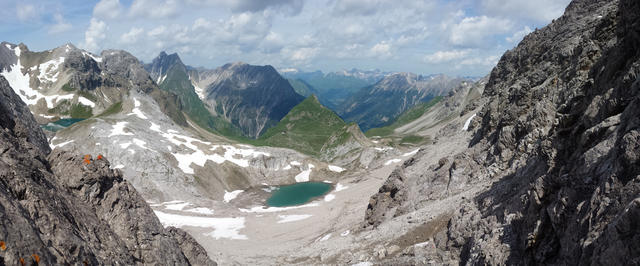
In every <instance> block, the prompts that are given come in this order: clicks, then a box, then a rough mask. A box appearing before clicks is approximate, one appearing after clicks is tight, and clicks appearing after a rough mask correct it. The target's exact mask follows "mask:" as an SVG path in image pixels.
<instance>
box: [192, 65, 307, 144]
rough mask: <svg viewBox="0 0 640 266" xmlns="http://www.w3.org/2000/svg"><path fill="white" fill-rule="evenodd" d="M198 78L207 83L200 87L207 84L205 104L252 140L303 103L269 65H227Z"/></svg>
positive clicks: (300, 97)
mask: <svg viewBox="0 0 640 266" xmlns="http://www.w3.org/2000/svg"><path fill="white" fill-rule="evenodd" d="M200 78H201V79H203V80H206V81H208V82H206V83H205V84H202V85H201V87H202V86H203V85H206V87H204V92H203V93H204V95H205V101H206V102H207V103H208V104H209V106H211V107H212V108H214V110H213V111H214V112H215V113H216V114H218V115H220V116H222V117H224V118H225V119H226V120H227V121H229V122H231V123H232V124H233V125H235V126H237V127H239V128H240V129H241V130H242V132H243V134H244V135H245V136H248V137H251V138H257V137H258V136H259V135H260V134H262V133H263V132H265V131H266V130H267V129H268V128H270V127H272V126H274V125H276V124H277V123H278V121H280V119H282V118H283V117H284V116H285V115H287V113H288V112H289V111H290V110H291V109H292V108H293V107H294V106H296V105H297V104H299V103H300V102H302V100H304V98H303V97H302V96H301V95H299V94H297V93H296V92H295V91H294V90H293V88H292V87H291V85H290V84H289V82H288V81H287V80H286V79H284V78H283V77H281V76H280V74H278V72H277V71H276V70H275V69H274V68H273V67H271V66H252V65H248V64H244V63H234V64H226V65H224V66H222V67H220V68H217V69H215V70H214V71H212V72H208V75H206V76H205V75H201V76H200ZM207 83H208V84H207Z"/></svg>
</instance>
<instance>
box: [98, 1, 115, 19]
mask: <svg viewBox="0 0 640 266" xmlns="http://www.w3.org/2000/svg"><path fill="white" fill-rule="evenodd" d="M120 13H122V5H121V4H120V0H100V2H98V3H97V4H96V6H95V7H94V8H93V16H95V17H98V18H101V19H114V18H117V17H118V16H120Z"/></svg>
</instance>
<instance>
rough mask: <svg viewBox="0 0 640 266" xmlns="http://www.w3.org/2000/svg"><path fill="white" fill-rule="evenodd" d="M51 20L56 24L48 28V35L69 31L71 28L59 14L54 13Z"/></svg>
mask: <svg viewBox="0 0 640 266" xmlns="http://www.w3.org/2000/svg"><path fill="white" fill-rule="evenodd" d="M53 19H54V20H55V21H56V24H53V25H52V26H50V27H49V31H48V32H49V34H58V33H62V32H66V31H69V30H71V28H73V26H71V23H68V22H66V21H65V20H64V17H63V16H62V14H60V13H56V14H55V15H53Z"/></svg>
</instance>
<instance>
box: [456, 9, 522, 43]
mask: <svg viewBox="0 0 640 266" xmlns="http://www.w3.org/2000/svg"><path fill="white" fill-rule="evenodd" d="M512 27H513V23H512V22H511V21H510V20H507V19H500V18H493V17H487V16H479V17H466V18H464V19H462V21H460V23H457V24H455V25H453V26H452V28H451V35H450V37H449V41H450V42H451V43H452V44H454V45H458V46H482V45H486V44H489V42H488V41H487V39H488V38H489V37H492V36H495V35H500V34H504V33H507V32H508V31H509V30H511V28H512Z"/></svg>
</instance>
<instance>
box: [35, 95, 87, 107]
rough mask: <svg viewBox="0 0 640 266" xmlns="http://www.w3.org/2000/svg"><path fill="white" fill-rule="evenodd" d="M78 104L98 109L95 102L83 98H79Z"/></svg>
mask: <svg viewBox="0 0 640 266" xmlns="http://www.w3.org/2000/svg"><path fill="white" fill-rule="evenodd" d="M78 102H80V103H81V104H83V105H86V106H91V108H93V107H96V104H95V103H94V102H92V101H91V100H89V99H87V98H85V97H82V96H80V97H78ZM47 105H48V103H47Z"/></svg>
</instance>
